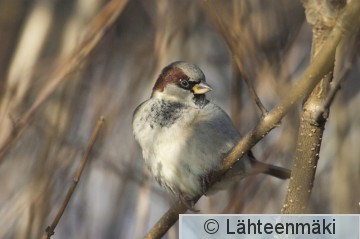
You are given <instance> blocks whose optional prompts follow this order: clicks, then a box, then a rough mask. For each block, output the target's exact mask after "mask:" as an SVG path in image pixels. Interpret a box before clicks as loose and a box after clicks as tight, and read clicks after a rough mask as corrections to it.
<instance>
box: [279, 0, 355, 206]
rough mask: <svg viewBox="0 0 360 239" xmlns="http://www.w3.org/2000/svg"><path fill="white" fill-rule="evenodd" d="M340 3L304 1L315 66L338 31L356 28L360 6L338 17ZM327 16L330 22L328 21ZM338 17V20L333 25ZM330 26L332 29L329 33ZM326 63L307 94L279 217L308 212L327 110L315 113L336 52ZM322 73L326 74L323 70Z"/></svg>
mask: <svg viewBox="0 0 360 239" xmlns="http://www.w3.org/2000/svg"><path fill="white" fill-rule="evenodd" d="M340 2H344V1H342V0H341V1H338V2H336V1H333V2H331V3H328V2H326V1H325V2H321V3H319V2H317V1H312V0H309V1H304V7H305V9H306V13H307V15H306V17H307V20H308V22H309V23H310V24H312V25H313V42H312V64H316V63H317V60H318V57H317V56H318V54H320V51H323V50H324V48H326V47H328V45H327V43H328V42H329V41H331V40H332V39H331V38H332V37H334V35H335V34H334V33H336V32H337V31H339V33H338V34H339V35H343V36H345V35H346V34H345V30H350V29H351V28H352V27H351V25H353V26H357V23H358V22H359V17H358V16H359V10H360V4H359V3H358V2H357V1H351V2H350V3H349V4H348V5H347V6H346V7H345V12H343V14H342V15H340V16H339V14H340V13H341V12H342V11H343V9H344V8H343V7H344V5H343V4H340ZM329 4H330V5H329ZM331 4H335V5H331ZM314 9H315V10H314ZM351 14H354V15H351ZM355 14H357V16H355ZM329 16H331V17H333V18H329ZM338 16H339V19H338V20H337V21H336V19H337V17H338ZM332 20H333V21H332ZM332 26H334V28H333V30H332V31H331V27H332ZM335 49H336V48H334V50H335ZM329 60H331V61H332V62H329V64H330V65H329V66H328V67H327V68H326V70H327V71H326V72H324V76H323V78H322V79H321V81H320V82H319V83H318V84H317V85H316V87H315V88H314V90H313V91H312V92H311V94H309V96H308V97H307V99H306V101H305V103H304V106H303V114H302V116H301V123H300V129H299V134H298V140H297V142H298V143H297V147H296V151H295V155H294V160H293V166H292V173H291V178H290V183H289V187H288V193H287V195H286V199H285V202H284V205H283V209H282V213H305V212H306V210H307V205H308V201H309V198H310V195H311V191H312V187H313V184H314V179H315V173H316V168H317V163H318V159H319V154H320V147H321V143H322V136H323V132H324V127H325V123H326V119H327V117H328V112H329V109H328V108H325V111H324V113H322V114H320V116H322V117H320V118H318V119H317V118H315V116H316V115H318V110H319V109H320V108H321V106H322V105H324V102H325V101H326V97H327V95H328V92H329V89H330V82H331V80H332V76H333V70H334V62H335V51H334V53H333V55H332V57H331V58H330V59H329ZM323 69H324V70H325V68H323ZM309 77H311V75H309Z"/></svg>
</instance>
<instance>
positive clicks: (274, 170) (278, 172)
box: [248, 151, 291, 179]
mask: <svg viewBox="0 0 360 239" xmlns="http://www.w3.org/2000/svg"><path fill="white" fill-rule="evenodd" d="M248 156H249V160H250V163H251V166H252V170H251V172H250V174H258V173H264V174H268V175H271V176H274V177H276V178H279V179H289V178H290V174H291V170H290V169H287V168H283V167H278V166H275V165H271V164H267V163H263V162H260V161H258V160H256V159H255V157H254V156H253V155H252V153H251V151H250V152H249V154H248Z"/></svg>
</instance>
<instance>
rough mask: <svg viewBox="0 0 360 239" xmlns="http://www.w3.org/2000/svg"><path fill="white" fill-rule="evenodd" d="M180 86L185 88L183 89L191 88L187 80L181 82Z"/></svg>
mask: <svg viewBox="0 0 360 239" xmlns="http://www.w3.org/2000/svg"><path fill="white" fill-rule="evenodd" d="M180 85H181V86H182V87H183V88H188V87H189V86H190V83H189V81H187V80H182V79H181V80H180Z"/></svg>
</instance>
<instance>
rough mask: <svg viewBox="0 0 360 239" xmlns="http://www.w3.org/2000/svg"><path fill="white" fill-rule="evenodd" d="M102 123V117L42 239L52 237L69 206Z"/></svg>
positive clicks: (103, 120)
mask: <svg viewBox="0 0 360 239" xmlns="http://www.w3.org/2000/svg"><path fill="white" fill-rule="evenodd" d="M104 122H105V119H104V117H102V116H101V117H100V119H99V120H98V121H97V124H96V126H95V129H94V131H93V133H92V135H91V137H90V140H89V143H88V146H87V148H86V151H85V153H84V155H83V158H82V159H81V162H80V165H79V167H78V169H77V170H76V173H75V176H74V179H73V181H72V184H71V185H70V188H69V190H68V192H67V194H66V196H65V198H64V201H63V203H62V205H61V207H60V208H59V210H58V212H57V214H56V216H55V218H54V221H53V222H52V223H51V225H50V226H48V227H47V228H46V230H45V233H44V235H43V236H42V238H43V239H49V238H50V237H51V236H52V235H54V230H55V228H56V226H57V224H58V223H59V221H60V218H61V216H62V215H63V213H64V211H65V209H66V207H67V205H68V204H69V201H70V199H71V196H72V195H73V193H74V191H75V189H76V186H77V184H78V182H79V180H80V177H81V174H82V172H83V170H84V168H85V165H86V163H87V161H88V160H89V155H90V152H91V149H92V148H93V146H94V143H95V141H96V139H97V138H98V135H99V132H100V129H101V128H102V126H103V125H104Z"/></svg>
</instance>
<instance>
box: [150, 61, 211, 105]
mask: <svg viewBox="0 0 360 239" xmlns="http://www.w3.org/2000/svg"><path fill="white" fill-rule="evenodd" d="M211 90H212V88H211V87H210V85H209V84H207V83H206V82H205V75H204V73H203V72H202V71H201V70H200V69H199V67H197V66H196V65H194V64H191V63H188V62H183V61H177V62H174V63H171V64H170V65H168V66H166V67H165V68H164V69H163V70H162V72H161V74H160V75H159V77H158V79H157V81H156V83H155V85H154V88H153V93H152V97H162V98H164V99H168V100H173V101H179V102H182V103H185V104H187V103H195V104H197V103H200V104H201V103H203V102H204V100H205V93H207V92H209V91H211Z"/></svg>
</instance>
